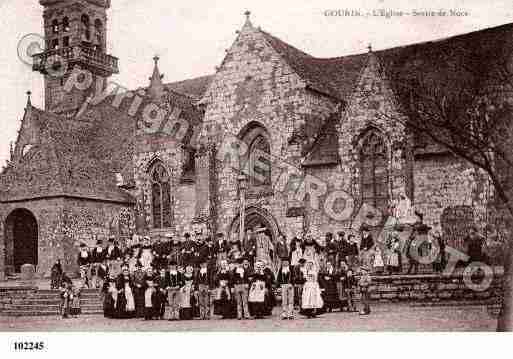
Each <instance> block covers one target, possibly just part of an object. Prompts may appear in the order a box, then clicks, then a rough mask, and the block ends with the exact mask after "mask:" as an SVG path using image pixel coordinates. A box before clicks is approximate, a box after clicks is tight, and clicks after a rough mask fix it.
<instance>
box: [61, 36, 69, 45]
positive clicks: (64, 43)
mask: <svg viewBox="0 0 513 359" xmlns="http://www.w3.org/2000/svg"><path fill="white" fill-rule="evenodd" d="M62 46H63V47H68V46H69V36H66V37H64V38H63V39H62Z"/></svg>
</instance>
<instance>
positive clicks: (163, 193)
mask: <svg viewBox="0 0 513 359" xmlns="http://www.w3.org/2000/svg"><path fill="white" fill-rule="evenodd" d="M150 179H151V201H152V202H151V203H152V205H151V206H152V213H153V227H154V228H167V227H171V183H170V182H171V179H170V177H169V173H168V171H167V170H166V168H165V167H164V166H163V165H162V163H160V162H157V163H156V164H155V165H154V166H153V168H152V170H151V172H150Z"/></svg>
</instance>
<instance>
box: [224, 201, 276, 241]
mask: <svg viewBox="0 0 513 359" xmlns="http://www.w3.org/2000/svg"><path fill="white" fill-rule="evenodd" d="M239 217H240V214H237V215H236V216H235V218H234V219H233V221H232V223H231V225H230V231H229V236H230V237H229V238H232V236H236V235H238V233H239V221H240V220H239ZM259 227H264V228H265V229H266V231H265V233H266V234H267V235H268V236H269V237H270V238H271V241H273V243H274V242H275V241H276V240H277V238H278V235H279V234H280V233H281V231H280V229H279V227H278V223H277V222H276V220H275V219H274V217H273V215H272V214H271V213H269V211H267V210H265V209H263V208H260V207H255V206H249V207H246V210H245V217H244V232H246V230H247V229H255V228H259Z"/></svg>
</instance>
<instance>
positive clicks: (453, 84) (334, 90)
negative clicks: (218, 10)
mask: <svg viewBox="0 0 513 359" xmlns="http://www.w3.org/2000/svg"><path fill="white" fill-rule="evenodd" d="M262 34H264V36H265V38H266V40H267V41H268V42H269V44H270V45H271V46H272V47H273V48H274V49H275V50H276V51H277V52H278V53H279V54H280V55H281V56H282V58H283V59H284V60H285V61H286V62H287V63H288V64H289V65H290V66H291V67H292V69H293V70H294V71H295V72H296V73H297V74H298V75H299V76H300V77H301V78H302V79H304V80H305V81H306V83H307V86H308V87H310V88H311V89H313V90H316V91H318V92H321V93H324V94H326V95H328V96H331V97H333V98H336V99H338V100H342V101H347V100H348V98H349V96H350V95H351V94H352V92H353V90H354V88H355V87H356V85H357V82H358V79H359V74H360V73H361V71H362V69H363V67H364V66H365V65H366V63H367V59H368V56H369V54H368V53H364V54H357V55H349V56H343V57H335V58H325V59H322V58H315V57H313V56H311V55H309V54H307V53H305V52H303V51H301V50H298V49H296V48H295V47H293V46H291V45H289V44H287V43H285V42H284V41H282V40H280V39H278V38H276V37H274V36H272V35H270V34H268V33H266V32H264V31H262ZM507 39H510V41H507ZM511 39H513V24H505V25H501V26H497V27H493V28H489V29H484V30H479V31H475V32H471V33H467V34H463V35H458V36H453V37H449V38H445V39H441V40H436V41H428V42H423V43H417V44H412V45H407V46H401V47H395V48H390V49H385V50H380V51H374V52H373V54H374V55H375V56H376V57H377V58H378V59H379V63H380V67H381V70H382V73H383V74H384V75H385V77H386V78H387V79H388V80H389V83H390V85H391V87H392V90H393V91H394V92H395V94H396V96H397V99H398V100H399V104H400V105H401V106H402V109H403V110H405V112H406V113H407V114H409V113H408V110H409V109H410V108H411V101H412V97H411V92H412V88H413V91H414V92H415V94H416V100H417V101H422V99H423V98H427V97H428V96H430V95H431V91H433V89H436V91H438V92H439V93H441V94H443V95H444V96H447V98H448V99H451V98H453V97H454V98H457V97H455V96H460V94H461V91H463V90H465V91H469V90H470V91H473V90H476V89H479V88H482V87H484V86H485V85H486V84H487V83H486V78H487V76H488V75H489V74H490V72H491V71H493V69H494V66H497V64H498V63H499V64H500V62H501V61H502V60H503V59H507V58H510V57H511V54H512V53H513V47H512V45H513V40H511ZM419 77H420V78H421V79H422V80H421V81H418V80H416V79H418V78H419ZM455 102H457V101H455ZM461 110H464V109H461ZM409 115H411V114H409ZM328 128H329V126H322V127H320V129H319V133H317V134H314V136H315V137H316V141H315V144H314V146H313V148H310V149H308V152H309V155H308V156H307V158H306V160H305V162H304V164H305V165H307V164H310V163H315V164H318V163H322V162H323V161H320V160H319V159H314V158H315V157H318V156H319V154H320V153H325V154H327V155H326V156H327V157H328V158H332V157H333V156H334V155H335V153H336V152H337V151H336V150H335V148H334V147H333V146H338V143H337V142H336V141H334V138H333V137H334V135H324V134H323V133H322V131H326V130H327V129H328ZM310 135H311V134H308V136H310ZM414 146H415V147H416V149H415V151H416V154H419V155H423V154H435V153H447V151H446V150H445V149H443V148H441V146H440V145H437V144H434V143H433V142H432V141H429V140H427V139H425V138H422V139H421V138H419V136H415V143H414ZM337 156H338V155H337ZM326 162H327V163H331V162H333V161H332V160H331V159H326Z"/></svg>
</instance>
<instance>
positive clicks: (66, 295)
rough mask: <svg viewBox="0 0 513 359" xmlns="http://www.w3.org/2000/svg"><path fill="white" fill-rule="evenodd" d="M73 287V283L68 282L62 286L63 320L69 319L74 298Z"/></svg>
mask: <svg viewBox="0 0 513 359" xmlns="http://www.w3.org/2000/svg"><path fill="white" fill-rule="evenodd" d="M71 286H72V285H71V283H68V282H63V283H62V285H61V315H62V317H63V318H68V317H69V314H70V307H71V300H72V297H73V292H72V290H71Z"/></svg>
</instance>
